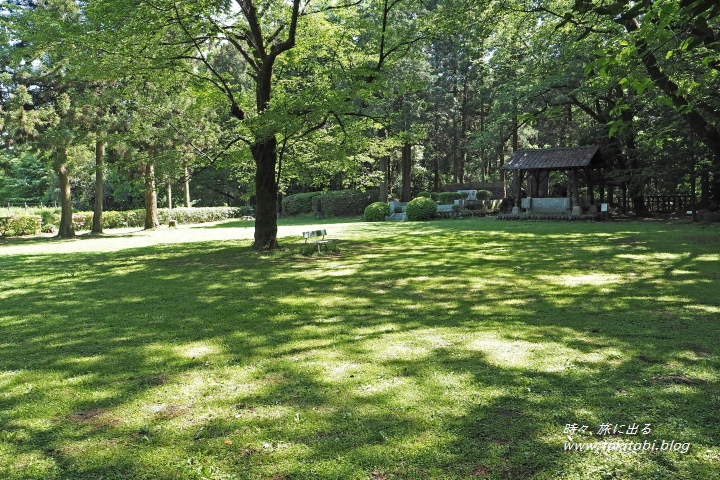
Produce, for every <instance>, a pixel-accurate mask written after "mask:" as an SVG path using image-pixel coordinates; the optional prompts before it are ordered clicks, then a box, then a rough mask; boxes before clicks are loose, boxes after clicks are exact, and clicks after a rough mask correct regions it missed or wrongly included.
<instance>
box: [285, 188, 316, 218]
mask: <svg viewBox="0 0 720 480" xmlns="http://www.w3.org/2000/svg"><path fill="white" fill-rule="evenodd" d="M322 193H323V192H309V193H296V194H294V195H288V196H287V197H285V198H283V199H282V209H283V212H285V213H286V214H288V215H298V214H301V213H312V212H314V211H315V210H316V209H315V201H313V199H314V198H315V197H317V196H318V195H322Z"/></svg>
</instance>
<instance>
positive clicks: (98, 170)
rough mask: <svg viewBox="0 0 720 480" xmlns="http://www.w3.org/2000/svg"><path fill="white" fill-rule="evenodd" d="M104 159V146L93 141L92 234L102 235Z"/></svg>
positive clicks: (98, 141)
mask: <svg viewBox="0 0 720 480" xmlns="http://www.w3.org/2000/svg"><path fill="white" fill-rule="evenodd" d="M104 157H105V144H104V143H103V142H102V141H101V140H96V141H95V205H94V208H93V223H92V233H102V231H103V230H102V212H103V163H104Z"/></svg>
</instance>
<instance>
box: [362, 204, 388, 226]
mask: <svg viewBox="0 0 720 480" xmlns="http://www.w3.org/2000/svg"><path fill="white" fill-rule="evenodd" d="M387 215H390V205H388V204H387V203H385V202H375V203H371V204H370V205H368V206H367V207H365V217H364V218H365V221H366V222H382V221H383V220H385V216H387Z"/></svg>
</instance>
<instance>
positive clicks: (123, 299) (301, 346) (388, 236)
mask: <svg viewBox="0 0 720 480" xmlns="http://www.w3.org/2000/svg"><path fill="white" fill-rule="evenodd" d="M290 223H291V224H290ZM313 223H315V221H314V219H309V218H307V219H295V220H293V221H292V222H289V224H288V225H286V226H285V227H281V230H280V231H281V239H280V243H281V245H283V250H281V251H279V252H275V253H271V254H263V255H258V254H257V253H255V252H253V251H252V249H251V248H250V247H249V244H248V243H247V240H248V239H249V238H251V233H252V230H251V229H248V228H246V227H247V226H248V225H247V224H243V225H236V226H235V225H233V224H232V222H227V224H220V225H216V226H213V227H212V228H196V227H192V228H184V229H177V230H175V231H173V232H169V231H157V232H152V233H148V232H144V233H143V234H142V235H139V234H138V235H133V234H130V235H126V236H122V237H120V236H113V235H108V236H107V237H105V238H103V237H98V238H92V239H79V240H76V241H71V242H63V241H58V240H52V239H48V240H47V242H48V245H50V246H51V247H52V248H48V249H44V246H43V244H42V242H40V243H38V242H30V243H26V244H23V243H22V242H20V243H18V242H13V243H10V244H8V245H6V246H2V247H0V259H1V260H2V262H3V276H2V278H1V279H0V298H1V299H2V302H3V304H2V310H0V326H2V332H3V338H2V339H0V346H1V348H0V406H1V407H2V408H1V409H0V425H2V430H1V432H0V476H1V477H2V478H8V479H13V480H14V479H18V480H19V479H34V478H37V479H40V478H42V479H64V478H73V479H80V480H82V479H96V478H101V477H102V478H107V479H126V478H147V479H157V478H160V479H173V478H176V479H209V478H213V479H214V478H240V479H245V478H248V479H249V478H276V479H278V478H285V479H287V478H293V479H313V480H315V479H321V480H322V479H331V478H333V479H334V478H343V479H368V478H376V479H378V478H404V479H428V478H438V479H441V478H442V479H467V478H476V477H478V478H538V479H551V478H552V479H554V478H568V479H585V478H588V479H589V478H638V479H648V480H649V479H655V478H688V479H690V478H693V479H694V478H709V479H713V478H715V479H717V478H720V476H719V474H718V470H717V465H718V463H717V462H718V459H720V451H719V450H718V449H717V438H720V425H719V424H718V422H717V419H716V418H715V417H716V416H715V413H714V412H717V411H718V410H719V409H720V403H719V402H720V401H719V400H718V399H719V398H720V395H719V390H718V389H719V387H718V385H719V384H720V350H719V348H720V347H719V346H718V342H717V339H718V338H720V324H718V315H717V314H718V312H719V311H720V298H719V297H718V296H717V292H716V290H717V288H716V285H717V280H718V279H720V257H719V256H718V255H717V242H716V241H715V240H714V239H715V238H717V235H718V230H717V228H714V227H707V226H695V225H666V224H658V223H653V224H647V223H637V224H636V223H605V224H595V223H581V224H576V223H572V224H571V223H562V224H560V223H551V222H546V223H533V224H525V223H515V222H498V221H494V220H490V219H474V220H463V221H447V222H440V221H438V222H428V223H414V222H402V223H377V224H365V223H354V222H349V221H344V222H343V223H342V224H332V223H331V222H330V221H329V220H325V221H323V223H322V224H323V225H325V226H326V228H328V229H329V230H331V231H332V233H333V235H337V236H338V237H341V238H342V240H341V241H340V242H339V243H338V246H337V249H335V250H333V249H329V251H328V252H325V251H323V252H322V253H320V254H318V253H317V252H308V251H306V250H307V249H306V248H305V246H304V244H303V239H302V237H301V236H300V233H301V232H302V230H303V229H308V228H310V226H311V224H313ZM283 228H285V230H283ZM123 235H125V234H123ZM213 235H215V236H216V237H215V238H216V239H213ZM688 239H692V240H691V241H690V240H688ZM243 242H244V243H243ZM607 422H611V423H613V424H628V423H632V422H637V423H638V424H642V425H644V424H651V425H652V430H653V432H652V433H651V434H649V435H648V436H641V435H638V436H637V437H632V436H630V435H614V436H612V437H611V438H608V437H604V436H602V435H598V434H597V433H596V432H597V431H598V428H599V426H600V425H601V424H602V423H607ZM572 423H579V424H585V425H588V427H589V428H588V432H587V433H584V434H578V435H572V438H573V439H574V441H588V442H601V441H630V440H633V439H634V438H638V439H640V440H644V439H652V440H654V441H658V442H660V441H662V440H668V441H669V440H675V441H680V442H687V443H691V444H692V446H691V448H690V449H689V451H688V452H687V453H678V452H661V451H658V452H642V453H638V454H634V453H633V454H626V453H619V452H613V453H604V452H602V453H598V452H568V451H564V450H563V445H564V443H565V442H567V441H568V435H567V434H566V433H565V432H564V431H563V429H564V427H565V425H566V424H572Z"/></svg>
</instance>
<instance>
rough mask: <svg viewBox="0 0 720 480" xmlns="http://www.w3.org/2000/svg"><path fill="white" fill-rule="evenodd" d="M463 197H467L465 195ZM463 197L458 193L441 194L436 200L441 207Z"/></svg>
mask: <svg viewBox="0 0 720 480" xmlns="http://www.w3.org/2000/svg"><path fill="white" fill-rule="evenodd" d="M464 196H465V197H467V193H466V194H465V195H464ZM464 196H463V194H462V193H460V192H442V193H440V195H439V196H438V197H439V198H438V200H439V202H440V204H441V205H452V204H453V203H455V200H461V199H462V198H463V197H464Z"/></svg>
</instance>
